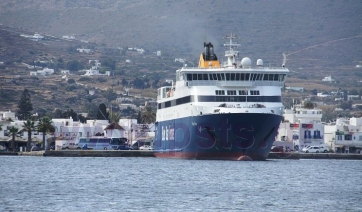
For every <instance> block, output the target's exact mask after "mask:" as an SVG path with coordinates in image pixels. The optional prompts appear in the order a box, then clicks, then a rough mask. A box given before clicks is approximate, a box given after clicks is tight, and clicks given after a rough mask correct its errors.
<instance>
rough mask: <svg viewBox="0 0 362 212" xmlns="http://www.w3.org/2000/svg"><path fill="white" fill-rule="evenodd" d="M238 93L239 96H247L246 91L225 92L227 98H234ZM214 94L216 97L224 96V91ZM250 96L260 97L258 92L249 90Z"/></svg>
mask: <svg viewBox="0 0 362 212" xmlns="http://www.w3.org/2000/svg"><path fill="white" fill-rule="evenodd" d="M237 93H238V95H240V96H247V95H248V90H238V91H236V90H227V91H226V95H229V96H236V95H237ZM215 94H216V95H217V96H224V95H225V91H224V90H215ZM250 95H252V96H259V95H260V91H258V90H250Z"/></svg>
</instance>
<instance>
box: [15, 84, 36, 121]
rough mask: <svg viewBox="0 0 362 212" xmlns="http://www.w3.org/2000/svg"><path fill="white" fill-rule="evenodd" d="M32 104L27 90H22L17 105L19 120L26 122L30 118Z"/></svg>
mask: <svg viewBox="0 0 362 212" xmlns="http://www.w3.org/2000/svg"><path fill="white" fill-rule="evenodd" d="M32 110H33V104H32V103H31V98H30V93H29V91H28V89H24V91H23V94H22V95H21V99H20V102H19V104H18V111H17V113H18V117H19V119H20V120H26V119H28V118H29V117H30V116H31V111H32Z"/></svg>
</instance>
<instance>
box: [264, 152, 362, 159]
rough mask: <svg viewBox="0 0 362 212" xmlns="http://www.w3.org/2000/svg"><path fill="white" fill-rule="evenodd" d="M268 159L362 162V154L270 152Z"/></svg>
mask: <svg viewBox="0 0 362 212" xmlns="http://www.w3.org/2000/svg"><path fill="white" fill-rule="evenodd" d="M268 159H295V160H299V159H338V160H362V154H341V153H298V152H280V153H279V152H270V153H269V157H268Z"/></svg>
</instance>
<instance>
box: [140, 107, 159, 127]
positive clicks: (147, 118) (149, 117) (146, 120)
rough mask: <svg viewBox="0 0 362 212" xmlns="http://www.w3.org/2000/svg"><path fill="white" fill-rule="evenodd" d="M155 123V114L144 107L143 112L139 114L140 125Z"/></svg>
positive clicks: (150, 109) (149, 108)
mask: <svg viewBox="0 0 362 212" xmlns="http://www.w3.org/2000/svg"><path fill="white" fill-rule="evenodd" d="M155 121H156V113H155V112H154V111H153V110H152V108H151V107H145V109H144V111H143V112H142V114H141V123H142V124H151V123H154V122H155Z"/></svg>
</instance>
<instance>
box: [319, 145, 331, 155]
mask: <svg viewBox="0 0 362 212" xmlns="http://www.w3.org/2000/svg"><path fill="white" fill-rule="evenodd" d="M319 152H323V153H327V152H329V149H328V148H327V147H324V146H319Z"/></svg>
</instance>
